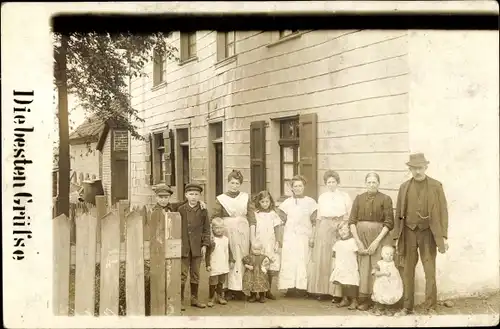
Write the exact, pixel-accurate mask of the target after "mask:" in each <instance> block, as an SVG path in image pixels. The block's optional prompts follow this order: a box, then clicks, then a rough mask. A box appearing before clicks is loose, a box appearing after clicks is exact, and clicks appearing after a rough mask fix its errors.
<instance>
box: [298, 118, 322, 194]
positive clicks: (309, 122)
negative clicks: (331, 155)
mask: <svg viewBox="0 0 500 329" xmlns="http://www.w3.org/2000/svg"><path fill="white" fill-rule="evenodd" d="M317 126H318V125H317V116H316V113H310V114H304V115H301V116H300V118H299V129H300V138H299V148H300V150H299V151H300V164H299V173H300V174H301V175H303V176H304V177H305V178H306V179H307V186H306V190H305V194H306V195H308V196H310V197H311V198H314V199H317V196H318V165H317V159H316V156H317Z"/></svg>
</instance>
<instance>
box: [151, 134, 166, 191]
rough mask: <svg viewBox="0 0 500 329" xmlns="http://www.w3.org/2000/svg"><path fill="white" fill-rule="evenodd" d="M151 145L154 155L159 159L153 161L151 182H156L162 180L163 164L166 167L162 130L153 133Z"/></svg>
mask: <svg viewBox="0 0 500 329" xmlns="http://www.w3.org/2000/svg"><path fill="white" fill-rule="evenodd" d="M153 146H154V147H153V150H154V152H155V157H156V158H157V159H159V161H158V160H157V161H154V162H153V184H158V183H160V182H162V181H163V180H164V177H165V173H164V166H165V167H166V163H165V161H166V160H165V145H164V137H163V132H161V131H160V132H155V133H153ZM155 166H158V168H155ZM156 175H158V177H156Z"/></svg>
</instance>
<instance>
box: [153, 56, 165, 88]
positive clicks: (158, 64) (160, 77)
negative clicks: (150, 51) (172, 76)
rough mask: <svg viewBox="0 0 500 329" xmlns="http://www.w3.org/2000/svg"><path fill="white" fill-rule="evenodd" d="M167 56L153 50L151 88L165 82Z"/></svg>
mask: <svg viewBox="0 0 500 329" xmlns="http://www.w3.org/2000/svg"><path fill="white" fill-rule="evenodd" d="M166 73H167V58H166V56H165V55H164V56H160V55H159V54H158V53H157V52H154V56H153V88H154V87H157V86H160V85H162V84H164V83H165V82H166V76H167V74H166Z"/></svg>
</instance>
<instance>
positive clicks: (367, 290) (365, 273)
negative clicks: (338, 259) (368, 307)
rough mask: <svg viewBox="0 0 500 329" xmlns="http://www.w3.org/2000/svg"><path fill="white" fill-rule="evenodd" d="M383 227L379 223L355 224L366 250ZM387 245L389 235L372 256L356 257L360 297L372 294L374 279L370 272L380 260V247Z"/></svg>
mask: <svg viewBox="0 0 500 329" xmlns="http://www.w3.org/2000/svg"><path fill="white" fill-rule="evenodd" d="M383 227H384V226H383V223H380V222H368V221H360V222H358V223H357V224H356V229H357V231H358V236H359V239H360V240H361V242H363V244H364V246H365V248H368V247H369V246H370V244H371V243H372V242H373V240H375V239H376V238H377V236H378V235H379V234H380V232H381V231H382V228H383ZM388 244H390V237H389V234H387V235H386V236H385V237H384V239H383V240H382V241H381V242H380V244H379V246H378V248H377V249H376V250H375V252H374V253H373V255H371V256H370V255H360V256H358V260H359V279H360V282H359V295H360V297H368V296H370V295H371V294H372V292H373V281H374V278H373V275H372V274H371V272H372V270H373V268H374V266H376V265H377V262H378V261H379V260H380V259H381V252H382V247H383V246H384V245H388Z"/></svg>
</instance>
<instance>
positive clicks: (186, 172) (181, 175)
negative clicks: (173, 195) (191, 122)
mask: <svg viewBox="0 0 500 329" xmlns="http://www.w3.org/2000/svg"><path fill="white" fill-rule="evenodd" d="M177 141H178V142H179V144H178V145H179V149H178V151H177V152H176V153H177V154H178V155H179V156H178V158H177V165H178V169H179V172H178V173H177V175H178V176H177V180H176V181H177V183H178V185H179V188H178V189H177V193H178V196H177V197H178V199H179V200H182V199H183V198H184V191H185V188H186V185H187V184H189V182H190V180H191V177H190V164H189V129H188V128H181V129H177Z"/></svg>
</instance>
